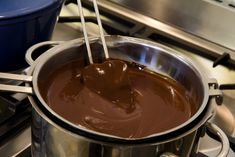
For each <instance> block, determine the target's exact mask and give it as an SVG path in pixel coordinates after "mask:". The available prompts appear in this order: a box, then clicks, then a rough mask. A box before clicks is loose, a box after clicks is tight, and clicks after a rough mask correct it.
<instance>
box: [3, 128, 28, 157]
mask: <svg viewBox="0 0 235 157" xmlns="http://www.w3.org/2000/svg"><path fill="white" fill-rule="evenodd" d="M30 136H31V128H30V127H29V128H27V129H25V130H22V131H21V132H20V134H18V135H16V136H15V137H14V140H10V141H9V142H7V143H5V144H4V145H2V146H0V156H1V157H30V155H29V154H28V155H23V153H22V152H24V151H26V150H27V149H29V147H30V146H31V137H30Z"/></svg>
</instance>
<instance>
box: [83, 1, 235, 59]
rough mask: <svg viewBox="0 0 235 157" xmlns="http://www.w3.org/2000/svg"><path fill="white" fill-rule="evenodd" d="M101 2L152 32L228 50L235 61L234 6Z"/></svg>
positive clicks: (212, 49)
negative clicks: (229, 7)
mask: <svg viewBox="0 0 235 157" xmlns="http://www.w3.org/2000/svg"><path fill="white" fill-rule="evenodd" d="M84 3H89V2H88V1H84ZM98 5H99V6H100V8H102V10H104V11H106V12H108V13H110V14H112V15H115V16H118V17H123V18H124V19H125V20H129V21H133V22H134V23H136V22H137V23H139V24H142V25H143V26H147V27H148V28H147V30H148V31H150V32H157V33H159V34H161V35H164V36H166V37H169V38H171V39H174V40H177V41H178V42H182V43H184V44H187V45H190V46H192V47H197V48H198V49H202V50H203V51H205V52H206V53H209V54H212V55H215V54H217V55H218V54H220V55H221V54H223V52H227V53H229V54H230V57H231V59H232V60H233V63H235V62H234V61H235V46H234V45H235V44H234V41H235V40H234V38H235V35H234V34H235V33H234V29H233V25H234V20H233V18H234V16H235V13H234V11H233V10H231V9H227V8H224V7H221V6H218V5H214V4H213V3H209V2H207V1H204V0H195V1H187V0H180V2H179V1H170V0H150V1H144V0H138V1H134V0H99V2H98ZM182 8H183V9H182ZM224 17H226V18H224ZM221 19H223V22H221ZM224 20H225V21H226V22H228V23H225V22H224Z"/></svg>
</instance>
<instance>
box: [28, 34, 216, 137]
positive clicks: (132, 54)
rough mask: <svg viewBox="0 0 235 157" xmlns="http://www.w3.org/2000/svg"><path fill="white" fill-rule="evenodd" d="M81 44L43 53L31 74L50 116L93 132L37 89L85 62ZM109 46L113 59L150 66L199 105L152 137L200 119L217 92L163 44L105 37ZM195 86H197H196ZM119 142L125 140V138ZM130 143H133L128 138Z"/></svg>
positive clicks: (97, 43)
mask: <svg viewBox="0 0 235 157" xmlns="http://www.w3.org/2000/svg"><path fill="white" fill-rule="evenodd" d="M82 44H83V41H82V39H77V40H73V41H69V42H66V43H63V44H61V45H58V46H55V47H54V48H51V49H50V50H48V51H47V52H45V53H43V54H42V55H41V56H40V57H39V58H38V59H37V60H36V61H35V62H36V63H35V65H36V66H35V69H34V71H33V74H32V75H33V78H34V79H33V89H34V91H35V94H36V96H37V98H38V99H39V101H40V102H41V103H42V104H43V106H44V107H45V108H46V109H47V110H48V111H49V112H50V113H52V114H53V116H55V117H58V118H59V119H61V120H62V121H63V122H66V123H67V124H69V125H70V126H73V127H74V128H78V129H81V130H85V131H86V132H89V133H93V131H90V130H86V129H84V128H82V127H79V126H77V125H74V124H72V123H70V122H69V121H67V120H66V119H64V118H63V117H61V116H60V115H58V114H57V113H55V112H54V111H53V110H52V109H51V108H50V107H49V106H48V105H47V104H46V102H45V101H44V100H43V98H42V96H41V93H40V89H39V87H38V80H47V79H48V77H50V75H49V73H50V72H51V71H53V70H54V69H56V68H57V67H59V66H61V65H63V64H66V63H68V62H71V61H72V60H74V59H82V60H84V58H85V57H86V51H84V48H83V47H82V46H81V45H82ZM90 44H91V46H93V48H95V49H96V50H97V49H100V48H101V47H102V45H101V42H100V41H99V40H98V38H90ZM106 44H107V46H108V48H109V52H110V57H111V58H117V59H122V60H126V61H130V62H136V63H139V64H141V65H145V66H146V67H147V68H146V70H151V71H155V72H158V73H161V74H163V75H167V76H169V77H171V78H173V79H175V80H176V81H178V82H179V83H180V84H181V85H182V86H184V87H185V89H186V90H187V92H188V93H189V96H190V97H191V98H192V99H193V100H194V102H195V105H196V106H195V108H196V110H197V111H196V113H195V114H194V115H193V116H192V117H191V118H190V119H189V120H188V121H186V122H185V123H183V124H181V125H179V126H177V127H175V128H172V129H170V130H168V131H165V132H161V133H158V134H154V135H152V136H159V135H160V136H162V135H164V134H166V133H169V132H172V131H175V130H178V129H180V128H181V127H184V126H187V125H188V124H190V123H191V122H192V121H194V120H195V119H197V117H198V116H199V115H200V114H201V113H202V112H203V111H204V109H205V108H206V106H207V103H208V100H209V96H210V95H209V94H210V93H213V95H214V93H215V92H212V91H217V89H213V88H210V89H209V85H208V84H209V83H210V82H209V80H208V79H207V78H206V77H205V76H204V74H203V73H201V72H200V71H199V70H198V69H196V67H195V65H193V64H192V63H191V62H190V61H188V60H185V59H184V58H183V57H181V56H180V55H179V54H178V52H177V51H175V50H173V49H170V48H168V47H165V46H164V45H161V44H158V43H154V42H151V41H147V40H143V39H137V38H131V37H124V36H106ZM77 52H80V53H77ZM124 52H125V53H124ZM93 58H94V59H95V58H96V59H97V58H102V54H100V53H99V52H98V51H94V52H93ZM37 63H38V64H37ZM48 69H49V71H48ZM29 75H30V74H29ZM195 84H196V85H197V86H195ZM217 93H218V92H217ZM213 95H212V96H213ZM95 134H97V135H99V136H101V137H104V136H103V135H102V134H100V133H97V132H95ZM105 136H108V137H109V138H110V139H116V138H117V137H115V136H110V135H105ZM118 139H122V140H126V139H125V138H118ZM137 140H139V139H137ZM140 140H141V139H140ZM128 141H130V140H129V139H128Z"/></svg>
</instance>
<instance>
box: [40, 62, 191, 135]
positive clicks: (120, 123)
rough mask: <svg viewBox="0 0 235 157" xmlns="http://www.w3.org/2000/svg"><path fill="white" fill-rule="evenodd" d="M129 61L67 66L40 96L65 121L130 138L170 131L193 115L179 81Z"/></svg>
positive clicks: (59, 71)
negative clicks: (148, 70) (146, 69)
mask: <svg viewBox="0 0 235 157" xmlns="http://www.w3.org/2000/svg"><path fill="white" fill-rule="evenodd" d="M125 63H126V64H123V62H121V61H115V60H111V61H106V62H105V63H103V64H100V65H97V64H96V65H89V66H88V67H85V68H83V69H82V68H81V67H80V66H79V63H78V61H74V62H71V63H68V64H66V65H64V66H62V67H61V68H59V69H57V70H56V71H55V72H54V73H53V74H52V75H51V77H50V80H48V81H45V82H47V83H46V84H44V85H43V87H41V88H40V89H41V93H42V95H43V97H44V99H45V100H46V102H47V103H48V105H49V106H50V107H51V108H52V109H53V110H54V111H55V112H57V113H58V114H59V115H61V116H62V117H64V118H65V119H67V120H69V121H71V122H73V123H75V124H77V125H81V126H83V127H86V128H88V129H92V130H95V131H98V132H102V133H106V134H110V135H115V136H120V137H126V138H140V137H145V136H148V135H151V134H154V133H159V132H163V131H166V130H169V129H171V128H174V127H176V126H178V125H180V124H182V123H183V122H185V121H187V120H188V119H189V118H190V117H191V116H192V115H193V114H194V113H195V108H194V106H195V105H194V104H193V103H192V102H193V101H192V99H191V98H190V97H189V96H188V95H187V91H186V90H185V89H184V88H183V87H182V86H181V85H179V84H178V83H177V82H176V81H174V80H172V79H170V78H168V77H166V76H163V75H160V74H156V73H150V72H147V71H144V70H142V68H141V66H139V65H137V64H134V63H129V62H125ZM39 87H40V86H39Z"/></svg>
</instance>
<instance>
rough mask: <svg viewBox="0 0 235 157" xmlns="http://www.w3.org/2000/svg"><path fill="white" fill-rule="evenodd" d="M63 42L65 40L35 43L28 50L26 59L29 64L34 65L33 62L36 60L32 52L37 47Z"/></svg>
mask: <svg viewBox="0 0 235 157" xmlns="http://www.w3.org/2000/svg"><path fill="white" fill-rule="evenodd" d="M62 43H63V41H45V42H41V43H38V44H35V45H33V46H31V47H30V48H29V49H28V50H27V52H26V55H25V60H26V62H27V63H28V64H29V65H32V64H33V62H34V60H33V58H32V54H33V53H34V52H35V51H36V50H37V49H39V48H42V47H44V46H56V45H59V44H62Z"/></svg>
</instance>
